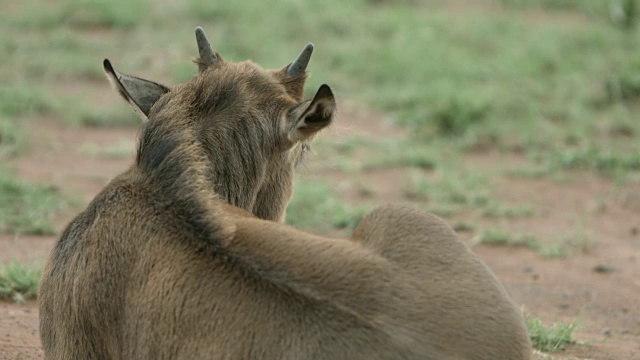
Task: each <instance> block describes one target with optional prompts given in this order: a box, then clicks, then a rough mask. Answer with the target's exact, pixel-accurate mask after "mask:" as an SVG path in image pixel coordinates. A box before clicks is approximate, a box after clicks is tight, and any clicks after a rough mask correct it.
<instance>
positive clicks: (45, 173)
mask: <svg viewBox="0 0 640 360" xmlns="http://www.w3.org/2000/svg"><path fill="white" fill-rule="evenodd" d="M29 125H30V130H31V131H30V135H31V139H30V147H29V149H28V150H27V151H25V152H24V153H23V154H22V155H21V156H20V157H18V158H16V159H13V160H11V162H12V163H13V165H15V167H16V169H17V171H18V173H19V174H20V175H21V176H22V177H23V178H25V179H29V180H32V181H36V182H40V183H47V184H53V185H54V186H56V187H58V188H60V189H61V190H62V191H63V192H64V193H65V194H67V195H68V196H70V197H72V198H75V199H77V201H78V202H79V203H86V202H88V201H90V200H91V198H92V197H93V196H94V195H95V194H96V193H97V192H98V191H99V190H100V189H101V188H102V186H104V184H105V183H106V182H107V181H108V180H109V179H110V178H111V177H113V176H115V175H116V174H118V173H119V172H121V171H124V170H125V169H126V167H127V166H129V164H130V163H131V161H132V156H128V157H123V158H117V159H107V158H100V157H96V156H95V155H90V154H87V153H86V151H83V150H82V149H83V145H84V144H87V143H92V144H96V145H99V146H100V145H110V144H114V143H118V142H121V141H123V140H124V141H130V142H132V143H133V142H134V140H135V137H136V133H137V130H136V129H91V128H85V127H74V126H67V125H62V123H61V122H58V121H52V120H50V119H33V120H32V121H31V122H30V123H29ZM329 134H330V136H331V137H335V138H336V141H340V138H342V137H348V136H350V135H353V134H358V135H360V136H363V137H371V138H383V137H388V136H403V135H402V132H401V131H400V130H398V129H396V128H393V127H392V126H391V125H389V124H387V123H386V122H385V119H384V118H382V117H380V116H379V115H377V114H371V113H366V112H364V111H361V110H358V111H349V110H345V111H343V112H342V114H341V117H340V119H339V121H338V123H337V124H336V127H335V129H333V130H330V132H329ZM132 151H133V149H132ZM309 161H310V162H313V159H310V160H309ZM520 162H523V159H520V158H518V157H517V156H514V155H502V154H498V153H491V152H488V153H481V154H474V155H469V156H468V157H467V159H466V160H465V166H468V167H469V169H475V171H479V172H483V171H489V170H494V169H497V168H503V167H505V166H507V165H508V164H518V163H520ZM505 164H507V165H505ZM311 169H313V167H311ZM427 175H428V174H427ZM309 177H315V178H323V179H327V180H328V181H331V182H332V183H334V184H340V183H344V182H349V181H353V179H350V178H349V175H347V174H344V173H341V172H339V171H336V170H334V169H322V170H318V171H317V172H316V171H313V173H311V171H308V173H307V174H305V175H304V176H301V179H300V180H299V181H304V180H305V179H306V178H309ZM404 177H406V172H405V171H403V169H383V170H376V171H371V172H368V173H366V176H362V175H360V179H359V180H358V181H359V182H362V181H365V182H366V184H365V185H366V187H367V191H368V192H370V193H369V194H368V195H367V196H368V198H369V201H371V199H373V200H374V201H375V202H387V201H403V200H404V199H403V198H402V194H401V193H400V191H398V186H397V184H399V183H401V182H402V181H404ZM492 181H493V184H494V185H495V186H494V189H495V190H497V191H496V193H495V196H496V197H498V199H499V200H500V201H503V202H506V203H513V204H518V203H526V204H530V205H531V206H532V207H533V208H534V211H535V213H534V216H531V217H527V218H521V219H504V218H502V219H491V218H485V217H481V216H474V217H473V219H472V221H473V222H474V223H476V224H477V228H478V229H480V228H482V227H488V226H498V227H502V228H505V229H507V230H509V231H510V232H514V233H530V234H534V235H536V236H538V237H540V238H541V239H554V238H558V236H559V235H562V234H574V235H575V234H576V233H578V234H579V235H580V236H581V239H582V240H583V241H584V244H583V246H581V247H580V248H578V249H577V250H576V251H574V253H572V254H570V255H569V256H566V257H560V258H549V257H544V256H542V255H540V254H539V253H537V252H536V251H534V250H531V249H527V248H524V247H509V246H487V245H476V246H473V250H474V251H475V253H477V254H478V255H479V256H480V257H481V258H482V259H483V260H484V261H485V262H486V263H487V265H488V266H489V267H490V268H491V269H492V270H493V271H494V272H495V273H496V274H497V276H498V277H499V278H500V279H501V280H502V281H503V282H504V283H505V284H506V285H507V287H508V289H509V291H510V292H511V294H512V296H513V298H514V299H515V301H516V302H517V303H518V304H520V305H521V306H522V308H523V309H524V311H525V313H526V314H529V315H531V316H534V317H541V318H542V319H543V320H545V322H546V323H547V324H550V323H552V322H553V321H556V320H562V321H575V320H576V319H578V322H579V327H578V329H577V331H576V332H575V338H576V339H577V340H578V344H576V345H571V346H569V347H568V348H567V349H566V350H564V351H563V352H560V353H557V354H553V357H554V358H561V359H569V358H579V359H616V360H631V359H640V301H639V299H640V187H639V186H637V185H636V186H620V185H616V184H614V183H613V182H612V181H610V180H607V179H604V178H601V177H598V176H595V175H592V174H586V173H584V174H582V173H574V174H570V176H569V178H568V179H565V180H562V181H558V180H553V179H548V178H541V179H531V178H527V179H523V178H513V177H507V176H503V175H498V176H494V177H493V178H492ZM354 189H355V190H354V191H353V194H346V195H345V199H351V200H358V199H359V198H360V197H361V196H359V195H357V186H355V187H354ZM78 211H79V209H78V207H77V206H76V207H71V208H69V209H68V210H65V211H62V212H61V213H60V215H59V216H58V218H57V219H56V228H57V229H58V230H60V229H62V228H63V227H64V225H65V224H66V223H67V222H68V221H69V220H70V219H71V218H72V217H73V216H74V214H75V213H77V212H78ZM465 216H466V215H465V214H462V215H457V216H454V217H452V218H450V219H448V220H449V221H450V222H451V224H452V225H453V224H454V223H455V222H457V221H461V220H464V221H466V220H468V218H466V217H465ZM469 216H471V215H469ZM475 233H477V230H476V232H474V233H472V232H462V233H461V236H462V237H463V238H464V239H468V240H470V239H471V238H472V237H473V236H474V235H475ZM549 241H552V240H549ZM54 242H55V237H51V236H49V237H37V236H20V235H19V236H8V235H0V260H2V261H6V260H9V259H12V258H17V259H19V260H21V261H27V260H32V261H37V262H40V263H44V261H45V260H46V257H47V256H48V252H49V250H50V249H51V247H52V245H53V243H54ZM470 245H473V242H472V241H470ZM599 266H600V267H601V268H604V269H605V270H610V271H598V270H597V269H598V267H599ZM538 356H539V358H544V356H543V355H538ZM41 357H42V351H41V349H40V342H39V338H38V306H37V302H36V301H33V302H29V303H27V304H12V303H9V302H0V359H39V358H41Z"/></svg>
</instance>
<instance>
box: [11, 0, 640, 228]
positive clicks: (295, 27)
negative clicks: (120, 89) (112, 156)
mask: <svg viewBox="0 0 640 360" xmlns="http://www.w3.org/2000/svg"><path fill="white" fill-rule="evenodd" d="M638 12H639V10H638V8H637V4H636V1H633V0H477V1H462V0H454V1H444V0H441V1H439V0H432V1H428V0H422V1H420V0H354V1H349V2H344V1H324V2H317V1H304V0H281V1H270V2H229V1H226V2H216V1H210V0H206V1H205V0H193V1H188V2H173V1H166V0H162V1H154V2H151V1H146V0H126V1H125V0H112V1H105V0H54V1H47V2H43V1H35V0H24V1H4V2H3V3H2V5H0V31H1V35H0V60H1V61H0V78H1V79H2V86H1V87H0V156H2V158H4V159H8V158H12V157H13V158H15V157H19V156H20V152H21V151H23V150H22V149H24V148H25V146H28V142H29V140H28V138H29V136H28V134H27V133H28V131H26V130H25V129H24V126H22V124H23V121H24V119H29V118H34V117H35V118H47V119H52V120H51V121H59V122H63V123H69V124H74V125H76V126H87V127H114V126H118V127H122V126H125V127H126V126H136V125H137V123H138V119H137V118H136V117H135V116H134V115H132V114H131V112H130V111H129V110H128V109H127V108H126V106H124V105H122V106H113V101H111V100H110V101H105V99H104V89H105V87H107V86H108V85H107V84H106V82H105V81H104V75H103V73H102V69H101V65H100V64H101V61H102V59H103V58H105V57H108V58H110V59H111V60H112V61H113V63H114V64H115V66H116V67H117V68H118V69H120V70H121V71H123V72H125V73H131V74H136V75H139V76H142V77H146V78H151V79H154V80H157V81H160V82H164V83H167V84H173V83H176V82H182V81H186V80H187V79H189V78H190V77H191V76H192V75H193V74H194V73H195V69H196V68H195V66H194V65H193V64H191V63H190V62H189V59H190V58H193V57H194V56H195V55H196V52H195V49H196V47H195V40H194V37H193V28H194V27H195V26H196V25H201V26H203V27H204V29H205V30H206V31H207V33H208V34H209V37H210V38H211V41H212V42H213V44H214V47H215V48H216V49H217V50H218V51H219V52H220V53H221V54H222V55H223V57H225V58H226V59H229V60H232V61H238V60H244V59H246V58H250V59H253V60H254V61H256V62H258V63H259V64H261V65H263V66H264V67H272V68H275V67H280V66H282V65H284V64H287V63H288V62H290V61H291V59H292V58H293V57H294V56H295V55H296V54H297V53H298V52H299V50H300V49H301V48H302V46H303V45H304V44H305V43H306V42H309V41H311V42H314V44H315V45H316V49H317V50H316V52H315V54H314V57H313V60H312V64H311V66H310V70H311V74H312V76H311V78H310V80H309V81H308V84H307V87H308V91H314V90H315V89H316V88H317V87H318V86H319V85H320V84H321V83H328V84H331V85H332V87H333V88H334V89H335V91H336V93H337V94H338V97H339V100H341V101H343V102H344V101H345V100H347V99H348V102H350V103H351V104H354V105H353V106H355V107H362V108H367V109H371V110H372V111H375V112H376V113H380V114H382V116H383V117H384V119H387V120H390V121H392V122H393V123H394V124H397V125H399V126H400V127H401V128H404V129H407V130H408V133H409V134H410V135H409V136H408V138H403V139H401V140H394V139H390V140H389V141H373V142H372V141H369V140H367V139H362V138H358V137H357V136H354V137H353V139H352V141H353V142H352V143H351V144H349V143H345V144H342V146H334V145H332V144H331V142H330V141H329V140H327V139H325V140H322V139H321V140H320V141H319V143H318V145H317V149H318V150H317V151H318V152H323V156H324V159H332V160H327V161H332V162H331V166H333V167H334V168H335V167H337V168H339V169H340V170H342V171H345V172H352V173H358V172H363V171H368V170H371V169H377V168H388V167H398V166H403V167H406V168H410V169H409V170H408V171H412V170H411V169H418V170H420V169H423V170H424V169H431V170H433V169H435V170H436V171H441V170H443V169H445V170H446V172H444V173H442V174H443V176H442V177H441V178H440V179H439V180H437V181H435V182H434V181H427V182H426V183H425V180H422V179H421V178H420V174H421V173H420V172H415V171H414V173H413V174H414V175H408V176H407V179H408V180H407V182H406V184H404V185H403V186H404V187H405V189H404V190H403V191H404V193H405V195H406V197H407V198H410V199H418V200H420V199H421V198H424V199H426V198H429V199H435V203H436V206H435V208H436V210H437V211H438V212H439V213H441V214H443V215H446V214H448V213H451V212H454V211H455V210H456V208H458V207H472V208H473V207H475V208H478V209H479V210H480V211H482V212H483V213H485V214H494V215H495V214H497V215H498V216H511V215H514V214H516V215H517V214H520V216H526V215H525V214H530V213H531V211H528V210H526V208H527V206H526V204H525V205H522V206H521V205H517V206H515V207H505V206H503V205H502V204H496V203H495V202H492V201H491V191H490V181H479V180H478V176H477V175H473V174H471V175H469V174H465V173H464V171H463V170H461V169H459V167H457V166H456V164H459V162H460V159H461V158H462V157H464V156H465V155H467V154H478V153H485V152H492V151H497V152H500V153H510V154H514V155H516V156H519V157H521V166H520V167H518V168H515V169H511V170H510V174H511V175H513V176H520V177H541V176H556V175H557V174H558V173H562V172H564V171H566V170H571V169H582V170H586V171H589V172H594V173H598V174H600V175H602V176H605V177H607V178H610V179H612V180H613V181H615V182H617V183H621V184H625V183H630V182H631V183H638V182H639V181H640V175H639V174H640V142H639V141H638V136H639V135H640V121H639V120H638V110H639V109H640V46H638V40H639V36H640V35H639V32H638V29H637V22H638V20H637V19H638ZM343 121H344V122H348V121H349V120H348V119H344V120H343ZM356 135H357V134H356ZM359 147H362V148H365V149H370V151H377V152H378V154H379V156H376V157H374V158H372V159H370V160H367V161H366V162H358V161H356V160H349V159H348V158H349V157H350V156H351V155H353V154H356V153H357V152H356V150H354V149H356V148H359ZM120 148H122V147H121V146H120ZM89 150H91V151H92V152H93V153H95V154H98V153H101V152H100V150H99V149H89ZM118 151H119V153H122V154H125V155H126V150H124V151H122V150H118ZM102 153H104V151H103V152H102ZM10 170H11V169H7V168H6V167H3V168H2V169H1V170H0V171H1V175H0V184H4V185H3V186H2V187H0V189H5V190H2V191H4V192H12V194H13V195H11V196H12V197H11V198H10V200H3V202H4V203H7V204H13V203H16V204H26V201H27V200H26V199H28V198H30V197H32V195H31V194H33V193H34V192H35V193H39V192H43V191H44V192H47V191H49V192H53V194H50V195H47V196H46V197H45V198H47V199H49V196H54V197H55V196H58V195H57V194H56V190H55V189H53V190H51V189H49V190H47V189H46V188H42V187H41V186H39V185H33V184H21V186H22V188H20V189H17V188H16V187H15V186H10V185H11V184H13V182H15V179H14V178H15V175H14V172H11V171H10ZM486 176H491V174H488V175H486ZM7 184H8V185H7ZM300 186H301V187H302V188H301V189H299V191H298V193H299V194H301V196H297V197H296V198H294V203H293V204H292V206H293V207H296V206H300V207H301V206H302V205H300V204H297V203H296V202H297V201H300V203H301V204H304V203H305V202H309V201H313V198H307V196H306V195H305V194H309V196H310V197H312V196H317V195H313V194H312V193H313V192H314V191H307V190H306V189H305V188H304V186H307V185H303V184H300ZM6 189H11V190H6ZM16 189H17V190H16ZM314 189H324V190H323V191H324V192H327V193H331V192H332V190H333V189H332V188H331V187H330V186H319V187H315V188H314ZM470 189H471V190H470ZM365 190H366V189H365ZM317 191H320V190H317ZM470 191H471V192H473V194H470V193H469V192H470ZM465 192H466V193H465ZM16 194H18V195H16ZM47 194H48V193H47ZM334 195H335V194H334ZM1 196H2V195H1V194H0V198H1ZM16 196H18V197H17V198H16ZM36 198H37V197H36ZM325 198H327V199H331V197H330V196H329V197H325ZM59 201H63V200H62V198H60V200H59ZM328 203H329V205H327V207H328V208H327V209H328V210H327V211H328V212H329V213H331V212H335V211H338V212H340V213H344V214H345V217H346V218H345V219H337V220H335V223H337V224H339V226H343V225H344V224H353V223H354V221H353V219H352V217H357V214H360V213H362V210H359V209H358V206H353V209H351V208H350V209H345V208H344V206H346V205H344V204H339V201H334V202H332V201H328ZM333 203H335V204H336V205H335V206H334V205H331V204H333ZM47 204H49V205H48V206H42V207H33V206H31V207H29V208H31V209H33V208H39V209H40V208H41V210H37V211H41V212H37V213H36V214H35V217H36V218H41V219H42V218H44V219H46V218H48V217H49V216H50V215H49V214H50V213H51V212H52V211H55V209H56V205H55V201H53V202H52V201H50V200H47ZM332 206H333V207H332ZM518 208H519V209H520V210H518ZM523 209H524V210H523ZM29 211H36V210H29ZM296 213H297V212H296ZM0 214H2V219H0V230H2V231H5V232H6V231H26V232H36V233H37V232H43V231H44V232H48V231H50V230H43V229H50V227H48V226H46V224H45V225H43V224H39V225H38V226H35V227H34V228H33V229H30V228H29V226H27V227H25V226H23V225H17V224H19V223H20V221H18V220H16V219H18V218H20V217H22V216H32V217H33V216H34V214H30V215H27V214H25V210H24V206H13V205H11V206H6V207H5V210H4V211H3V212H0ZM354 214H356V215H354ZM296 217H297V215H294V217H293V218H292V219H291V220H290V222H292V223H294V224H302V225H304V224H305V220H304V219H296ZM310 227H311V228H313V225H310Z"/></svg>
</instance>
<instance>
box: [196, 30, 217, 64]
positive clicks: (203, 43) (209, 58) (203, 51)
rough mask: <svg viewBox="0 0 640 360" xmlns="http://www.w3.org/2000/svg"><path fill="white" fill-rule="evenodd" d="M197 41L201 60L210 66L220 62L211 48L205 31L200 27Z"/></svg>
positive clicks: (197, 31) (197, 32)
mask: <svg viewBox="0 0 640 360" xmlns="http://www.w3.org/2000/svg"><path fill="white" fill-rule="evenodd" d="M196 41H197V42H198V51H199V52H200V60H202V61H203V62H204V63H206V64H208V65H212V64H215V63H217V62H218V58H217V57H216V53H215V52H214V51H213V49H212V48H211V44H210V43H209V40H207V35H205V34H204V30H202V28H201V27H200V26H198V27H196Z"/></svg>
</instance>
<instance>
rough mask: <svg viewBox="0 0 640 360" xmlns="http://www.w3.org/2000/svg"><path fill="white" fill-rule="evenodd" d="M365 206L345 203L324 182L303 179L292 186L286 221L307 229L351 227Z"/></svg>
mask: <svg viewBox="0 0 640 360" xmlns="http://www.w3.org/2000/svg"><path fill="white" fill-rule="evenodd" d="M366 210H367V209H366V207H363V206H359V207H353V206H350V205H348V204H346V203H345V202H344V201H343V200H342V199H340V198H339V196H338V194H336V193H335V192H334V190H333V189H332V187H331V185H330V184H329V183H327V182H323V181H318V180H310V179H306V180H305V181H299V182H297V183H296V186H295V194H294V197H293V200H292V201H291V203H290V204H289V207H288V208H287V223H288V224H290V225H293V226H296V227H299V228H302V229H308V230H311V229H313V230H315V231H319V230H320V231H321V230H325V231H326V230H330V229H352V228H353V227H355V226H356V225H357V224H358V222H359V221H360V219H361V218H362V216H363V215H364V213H365V212H366Z"/></svg>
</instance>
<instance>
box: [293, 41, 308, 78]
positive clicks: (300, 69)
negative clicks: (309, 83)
mask: <svg viewBox="0 0 640 360" xmlns="http://www.w3.org/2000/svg"><path fill="white" fill-rule="evenodd" d="M311 53H313V44H312V43H308V44H307V46H305V47H304V49H302V52H301V53H300V55H298V58H297V59H296V60H295V61H294V62H292V63H291V65H289V68H288V69H287V75H288V76H300V75H303V74H304V71H305V70H306V69H307V65H308V64H309V59H311Z"/></svg>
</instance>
